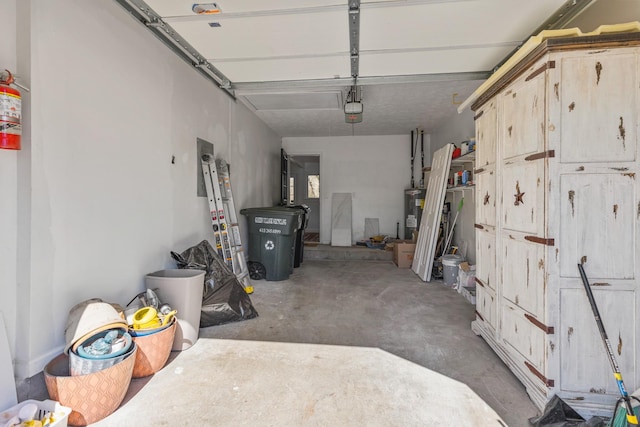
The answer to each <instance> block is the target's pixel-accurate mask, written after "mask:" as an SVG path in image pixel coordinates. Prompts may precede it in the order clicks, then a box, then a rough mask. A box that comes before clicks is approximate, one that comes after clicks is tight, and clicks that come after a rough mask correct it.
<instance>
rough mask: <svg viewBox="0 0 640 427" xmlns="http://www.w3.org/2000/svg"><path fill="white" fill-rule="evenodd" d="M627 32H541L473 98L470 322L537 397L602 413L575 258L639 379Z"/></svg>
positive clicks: (637, 63)
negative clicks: (473, 289)
mask: <svg viewBox="0 0 640 427" xmlns="http://www.w3.org/2000/svg"><path fill="white" fill-rule="evenodd" d="M639 91H640V35H638V33H631V34H607V35H600V36H588V37H573V38H553V39H547V40H546V41H545V42H543V43H542V44H541V45H539V46H538V47H537V48H536V49H534V50H533V51H532V52H531V53H530V54H529V55H527V56H526V57H524V58H523V59H522V60H521V61H519V62H518V63H517V64H516V65H514V66H513V67H512V68H511V69H510V70H509V71H508V72H507V73H506V74H504V75H503V77H502V78H500V79H499V80H498V81H496V82H495V83H494V84H493V85H491V86H489V87H488V88H487V89H486V91H484V92H483V93H482V94H480V96H479V98H478V99H477V100H476V101H475V103H474V104H473V106H472V108H473V109H474V111H475V119H476V141H477V160H476V170H475V178H476V216H475V218H476V220H475V227H476V258H477V260H476V262H477V272H476V273H477V279H476V280H477V283H478V286H477V298H476V320H475V321H474V322H473V323H472V328H473V330H474V331H475V332H476V333H477V334H479V335H481V336H482V337H483V338H484V339H485V340H486V341H487V342H488V343H489V345H490V346H491V347H492V348H493V350H494V351H495V352H496V353H497V354H498V355H499V356H500V357H501V358H502V359H503V360H504V362H505V363H506V364H507V365H508V366H509V367H510V368H511V370H512V371H513V372H514V373H515V375H516V376H517V377H518V378H519V379H520V380H521V381H522V383H523V384H524V385H525V387H526V389H527V392H528V393H529V395H530V396H531V398H532V400H533V401H534V402H535V403H536V405H537V406H538V407H540V408H543V407H544V405H545V404H546V402H547V401H548V400H549V399H550V398H551V397H552V396H553V395H554V394H557V395H559V396H560V397H561V398H562V399H564V400H565V401H567V403H569V404H570V405H571V406H572V407H573V408H574V409H576V410H578V411H579V412H580V413H581V414H583V415H586V416H590V415H595V414H599V415H610V414H611V410H612V408H613V405H614V403H615V400H616V399H617V398H618V397H619V392H618V389H617V386H616V383H615V381H614V378H613V374H612V371H611V367H610V365H609V362H608V360H607V357H606V353H605V352H604V347H603V344H602V341H601V339H600V335H599V333H598V329H597V326H596V323H595V320H594V318H593V314H592V312H591V308H590V306H589V302H588V299H587V296H586V294H585V291H584V288H583V286H582V282H581V280H580V274H579V271H578V268H577V264H578V263H583V265H584V268H585V271H586V273H587V276H588V277H589V280H590V282H591V285H592V288H593V291H594V295H595V299H596V302H597V303H598V306H599V309H600V313H601V315H602V318H603V322H604V325H605V328H606V330H607V332H608V334H609V338H610V340H611V344H612V347H613V349H614V351H615V356H616V358H617V360H618V363H619V365H620V369H621V371H622V374H623V377H624V380H625V384H626V386H627V388H628V389H629V390H630V391H633V390H635V389H637V388H639V387H640V360H639V359H638V355H639V352H638V350H639V347H640V335H639V332H640V324H639V323H638V313H640V294H639V284H640V263H639V262H638V257H639V256H640V248H639V246H638V242H639V240H640V239H639V233H640V231H639V230H640V227H639V225H640V194H639V190H638V184H637V183H638V178H639V177H638V172H640V163H639V159H638V126H639V117H640V99H639Z"/></svg>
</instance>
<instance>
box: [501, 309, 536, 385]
mask: <svg viewBox="0 0 640 427" xmlns="http://www.w3.org/2000/svg"><path fill="white" fill-rule="evenodd" d="M502 307H503V308H502V323H501V325H502V329H501V331H502V337H503V340H504V342H505V343H507V344H509V345H510V346H511V347H513V348H514V349H515V350H516V351H517V352H518V353H520V355H522V356H523V357H524V358H525V359H527V360H528V361H529V362H530V363H531V364H532V365H533V366H534V367H535V368H536V369H537V370H538V371H540V372H545V333H544V332H543V331H542V329H540V328H539V327H538V326H536V325H534V324H533V323H532V322H531V321H530V320H529V319H527V317H526V313H525V312H523V311H522V310H521V309H520V308H519V307H517V306H515V305H513V304H510V303H509V302H507V301H504V299H503V304H502Z"/></svg>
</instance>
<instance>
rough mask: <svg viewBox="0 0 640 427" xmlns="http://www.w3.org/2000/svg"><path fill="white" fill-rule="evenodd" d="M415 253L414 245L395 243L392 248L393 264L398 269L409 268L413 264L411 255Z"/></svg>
mask: <svg viewBox="0 0 640 427" xmlns="http://www.w3.org/2000/svg"><path fill="white" fill-rule="evenodd" d="M415 251H416V244H415V243H410V242H408V241H405V242H396V243H395V246H394V247H393V262H394V263H395V265H397V266H398V268H411V264H412V263H413V253H414V252H415Z"/></svg>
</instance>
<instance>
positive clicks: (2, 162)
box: [0, 0, 21, 354]
mask: <svg viewBox="0 0 640 427" xmlns="http://www.w3.org/2000/svg"><path fill="white" fill-rule="evenodd" d="M16 1H17V0H13V1H3V2H0V14H1V15H2V17H3V21H4V22H3V24H2V26H0V69H5V68H7V69H9V70H12V72H14V73H17V71H18V68H17V56H16V16H17V10H16V9H17V5H16ZM20 154H21V153H20V152H18V151H11V150H0V316H2V318H3V320H4V324H5V327H6V328H7V335H8V338H9V351H10V352H11V354H15V345H16V334H15V330H16V313H17V304H16V301H17V286H16V283H17V260H18V257H17V251H18V240H17V239H18V230H17V227H16V224H17V221H18V156H19V155H20Z"/></svg>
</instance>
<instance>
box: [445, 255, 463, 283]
mask: <svg viewBox="0 0 640 427" xmlns="http://www.w3.org/2000/svg"><path fill="white" fill-rule="evenodd" d="M461 262H462V256H461V255H456V254H449V255H445V256H443V257H442V280H443V281H444V284H445V285H447V286H450V287H455V286H457V284H458V266H459V265H460V263H461Z"/></svg>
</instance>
